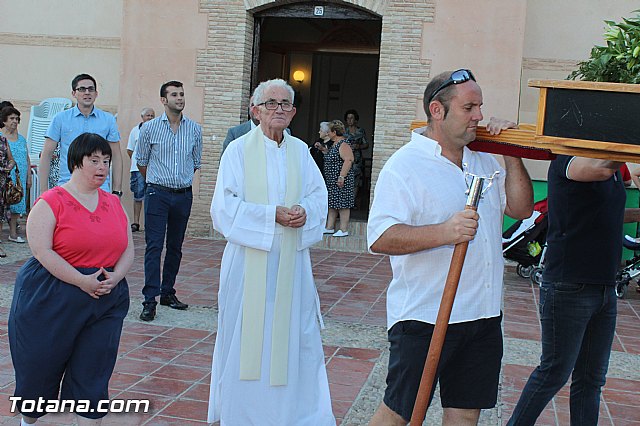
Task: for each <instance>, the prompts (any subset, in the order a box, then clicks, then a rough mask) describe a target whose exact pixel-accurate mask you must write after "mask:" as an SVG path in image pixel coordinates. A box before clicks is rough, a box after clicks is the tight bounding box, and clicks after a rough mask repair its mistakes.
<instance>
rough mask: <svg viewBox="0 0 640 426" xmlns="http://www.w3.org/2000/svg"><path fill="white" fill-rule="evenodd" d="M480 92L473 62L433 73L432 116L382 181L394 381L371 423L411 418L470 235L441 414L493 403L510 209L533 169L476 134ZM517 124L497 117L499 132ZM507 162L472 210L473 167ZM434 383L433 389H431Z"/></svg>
mask: <svg viewBox="0 0 640 426" xmlns="http://www.w3.org/2000/svg"><path fill="white" fill-rule="evenodd" d="M481 106H482V91H481V90H480V86H478V84H477V83H476V81H475V77H474V76H473V74H472V73H471V71H469V70H457V71H454V72H451V71H449V72H445V73H442V74H439V75H437V76H436V77H434V78H433V79H432V80H431V82H430V83H429V84H428V85H427V88H426V90H425V92H424V109H425V112H426V114H427V118H428V125H427V127H423V128H421V129H417V130H415V131H414V132H413V133H412V135H411V141H410V142H409V143H408V144H406V145H405V146H403V147H402V148H400V149H399V150H398V151H397V152H396V153H394V154H393V155H392V156H391V158H390V159H389V160H388V161H387V163H386V164H385V166H384V167H383V169H382V171H381V172H380V177H379V178H378V182H377V184H376V188H375V195H374V199H373V204H372V207H371V212H370V214H369V223H368V229H367V234H368V236H367V239H368V245H369V248H370V250H371V251H372V252H375V253H383V254H387V255H389V256H390V258H391V268H392V271H393V278H392V281H391V283H390V284H389V290H388V294H387V325H388V337H389V342H390V357H389V370H388V375H387V389H386V391H385V395H384V400H383V403H382V404H381V405H380V407H379V408H378V410H377V411H376V413H375V414H374V416H373V418H372V419H371V423H370V425H385V426H387V425H405V424H406V423H407V422H408V421H409V419H410V418H411V414H412V411H413V406H414V403H415V399H416V394H417V391H418V387H419V384H420V378H421V376H422V371H423V368H424V365H425V359H426V356H427V351H428V348H429V343H430V341H431V337H432V333H433V330H434V324H435V321H436V317H437V315H438V310H439V304H440V300H441V298H442V293H443V290H444V284H445V281H446V277H447V274H448V270H449V265H450V263H451V257H452V254H453V249H454V246H455V245H456V244H458V243H462V242H469V248H468V252H467V256H466V262H465V265H464V268H463V269H462V275H461V277H460V282H459V287H458V293H457V298H456V301H455V303H454V305H453V310H452V313H451V319H450V324H449V327H448V332H447V336H446V339H445V342H444V347H443V349H442V354H441V357H440V364H439V366H438V371H437V374H436V380H439V382H440V398H441V402H442V406H443V407H444V415H443V422H442V423H443V424H445V425H456V426H460V425H474V424H477V422H478V418H479V415H480V409H482V408H491V407H493V406H495V404H496V398H497V391H498V378H499V373H500V362H501V358H502V331H501V319H502V315H501V312H500V305H501V300H502V276H503V259H502V244H501V241H502V217H503V213H506V214H507V215H509V216H511V217H514V218H516V219H524V218H526V217H528V216H529V215H530V214H531V212H532V209H533V190H532V186H531V180H530V179H529V176H528V174H527V171H526V169H525V168H524V165H523V163H522V160H520V159H518V158H511V157H505V166H506V171H505V170H503V169H502V167H501V166H500V165H499V163H498V162H497V161H496V159H495V158H493V156H491V155H489V154H485V153H478V152H473V151H471V150H469V149H468V148H467V144H469V143H470V142H472V141H473V140H474V139H475V137H476V128H477V126H478V123H479V122H480V121H481V120H482V119H483V116H482V112H481ZM511 126H515V123H510V122H507V121H504V120H496V119H492V120H491V121H490V122H489V124H488V126H487V128H488V129H489V131H490V132H491V133H494V134H495V133H499V132H500V131H501V129H504V128H507V127H511ZM496 171H499V172H500V173H499V174H498V175H497V177H496V178H495V179H494V182H493V186H492V187H491V188H490V189H489V190H488V191H487V192H486V193H485V195H484V198H483V199H482V200H481V201H480V204H479V206H478V210H477V211H474V210H465V204H466V198H467V197H466V195H465V190H466V189H467V184H466V173H473V174H476V175H481V176H490V175H492V174H494V173H495V172H496ZM432 397H433V394H432V395H430V398H432Z"/></svg>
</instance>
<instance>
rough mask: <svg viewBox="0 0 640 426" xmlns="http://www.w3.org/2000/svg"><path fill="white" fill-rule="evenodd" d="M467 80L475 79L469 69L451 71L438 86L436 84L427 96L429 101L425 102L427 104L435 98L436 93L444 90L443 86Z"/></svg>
mask: <svg viewBox="0 0 640 426" xmlns="http://www.w3.org/2000/svg"><path fill="white" fill-rule="evenodd" d="M469 80H473V81H476V78H475V77H474V76H473V73H472V72H471V71H469V70H466V69H459V70H456V71H454V72H452V73H451V75H450V76H449V78H448V79H446V80H445V81H444V83H442V84H441V85H440V86H438V88H437V89H436V90H434V91H433V93H432V94H431V96H430V97H429V102H427V104H430V103H431V101H432V100H433V98H435V97H436V95H437V94H438V93H440V92H441V91H442V90H444V89H445V88H447V87H449V86H451V85H452V84H460V83H464V82H465V81H469Z"/></svg>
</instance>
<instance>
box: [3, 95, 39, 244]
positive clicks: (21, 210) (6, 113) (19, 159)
mask: <svg viewBox="0 0 640 426" xmlns="http://www.w3.org/2000/svg"><path fill="white" fill-rule="evenodd" d="M18 124H20V111H18V110H17V109H15V108H13V107H6V108H3V109H2V110H1V111H0V128H1V129H2V130H0V135H2V136H4V137H5V138H6V139H7V141H8V142H9V149H10V150H11V155H12V156H13V159H14V160H15V162H16V167H15V168H14V169H13V170H11V180H13V183H16V182H17V180H16V171H18V172H19V174H20V181H21V182H22V193H23V194H24V196H23V197H22V200H20V202H19V203H17V204H13V205H12V206H9V212H10V213H11V217H10V219H9V241H13V242H14V243H25V242H26V241H25V240H24V239H23V238H22V237H20V236H19V235H18V217H19V216H23V215H26V214H27V197H28V194H29V192H28V191H29V188H31V170H30V168H29V167H30V165H31V161H30V159H29V153H28V152H27V140H26V139H25V138H24V136H22V135H21V134H19V133H18Z"/></svg>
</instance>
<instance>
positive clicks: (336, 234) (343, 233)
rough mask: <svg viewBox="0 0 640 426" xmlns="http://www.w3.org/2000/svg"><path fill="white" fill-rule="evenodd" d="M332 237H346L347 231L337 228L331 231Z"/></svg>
mask: <svg viewBox="0 0 640 426" xmlns="http://www.w3.org/2000/svg"><path fill="white" fill-rule="evenodd" d="M333 236H334V237H348V236H349V231H343V230H342V229H338V230H337V231H336V232H334V233H333Z"/></svg>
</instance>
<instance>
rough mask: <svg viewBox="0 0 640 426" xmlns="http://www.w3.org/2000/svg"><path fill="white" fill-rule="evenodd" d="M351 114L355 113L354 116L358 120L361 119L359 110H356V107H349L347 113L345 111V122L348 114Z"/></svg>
mask: <svg viewBox="0 0 640 426" xmlns="http://www.w3.org/2000/svg"><path fill="white" fill-rule="evenodd" d="M349 114H353V116H354V118H355V119H356V121H360V116H359V115H358V111H356V110H355V109H348V110H347V111H346V112H345V113H344V122H345V123H346V122H347V116H348V115H349Z"/></svg>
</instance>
